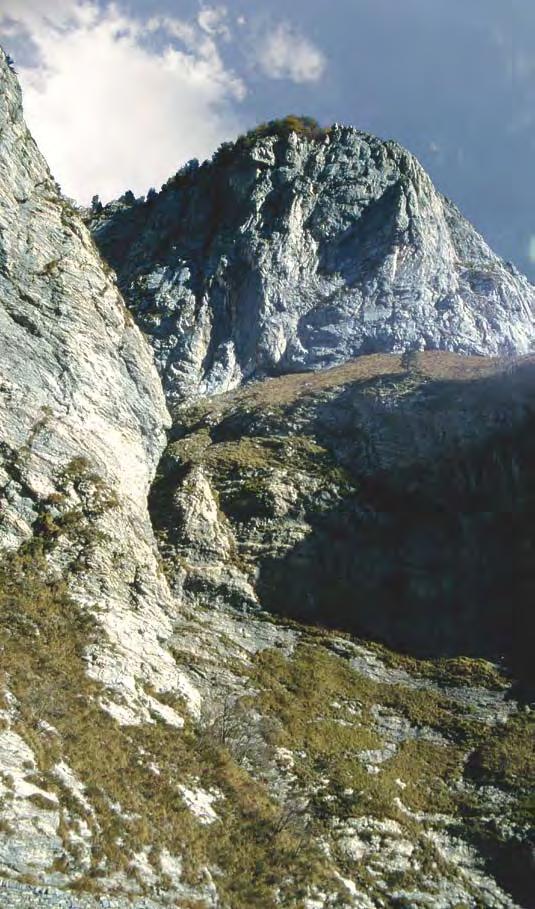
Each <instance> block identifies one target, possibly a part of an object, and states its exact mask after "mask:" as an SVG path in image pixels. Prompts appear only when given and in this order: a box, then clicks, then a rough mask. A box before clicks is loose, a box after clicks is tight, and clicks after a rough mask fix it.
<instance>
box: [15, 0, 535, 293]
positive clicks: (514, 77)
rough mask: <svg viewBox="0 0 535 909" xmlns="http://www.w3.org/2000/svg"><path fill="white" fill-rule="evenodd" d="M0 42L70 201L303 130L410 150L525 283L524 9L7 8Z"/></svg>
mask: <svg viewBox="0 0 535 909" xmlns="http://www.w3.org/2000/svg"><path fill="white" fill-rule="evenodd" d="M0 40H2V43H3V44H4V46H5V47H6V49H7V50H8V51H9V52H10V53H11V54H12V55H13V56H14V57H15V60H16V63H17V67H18V70H19V73H20V76H21V81H22V84H23V89H24V96H25V107H26V115H27V119H28V122H29V124H30V127H31V128H32V130H33V132H34V134H35V136H36V138H37V140H38V141H39V143H40V145H41V148H42V149H43V151H44V152H45V154H46V156H47V158H48V160H49V162H50V164H51V167H52V170H53V172H54V174H55V176H56V177H57V179H58V180H59V182H60V183H61V185H62V186H63V188H64V190H65V192H67V193H68V194H69V195H72V196H74V197H75V198H77V199H78V200H80V201H87V200H88V199H89V198H90V197H91V196H92V195H93V194H94V193H99V194H100V195H101V196H102V197H103V198H104V199H106V198H110V197H113V196H115V195H118V194H120V193H121V192H122V191H124V190H125V189H128V188H131V189H133V190H134V192H136V193H137V194H140V193H143V192H145V191H146V190H147V189H148V188H149V186H153V185H154V186H157V187H158V186H159V185H160V184H161V183H162V182H164V180H165V179H166V178H167V177H168V176H169V175H170V174H171V173H173V172H174V171H175V170H177V169H178V167H179V166H180V165H181V163H183V162H184V161H185V160H187V159H188V158H190V157H193V156H195V157H200V158H204V157H207V156H209V155H210V154H211V152H212V151H213V150H214V149H215V147H216V146H217V145H218V144H219V143H220V142H221V141H223V140H224V139H229V138H232V137H233V136H234V135H235V134H236V133H237V132H239V131H241V130H243V129H246V128H248V127H250V126H252V125H254V124H255V123H256V122H258V121H261V120H265V119H269V118H272V117H276V116H282V115H284V114H286V113H290V112H295V113H305V114H309V115H312V116H315V117H316V118H317V119H318V120H320V121H321V122H322V123H325V124H328V123H331V122H334V121H337V122H346V123H351V124H353V125H355V126H358V127H359V128H361V129H365V130H369V131H370V132H373V133H376V134H378V135H380V136H383V137H385V138H395V139H397V140H398V141H400V142H401V143H402V144H404V145H406V146H407V147H408V148H409V149H411V151H413V152H414V153H415V154H416V155H417V156H418V157H419V158H420V160H421V161H422V163H423V164H424V166H425V167H426V168H427V170H428V171H429V172H430V174H431V176H432V177H433V179H434V180H435V182H436V184H437V185H438V187H439V188H440V189H441V190H442V191H443V192H445V193H446V195H448V196H449V197H450V198H452V199H453V200H454V201H455V202H456V203H457V204H458V205H459V206H460V208H461V209H462V210H463V211H464V213H465V214H466V215H467V216H468V217H469V218H470V220H472V221H473V222H474V223H475V224H476V226H477V227H478V228H479V229H480V230H481V231H482V233H483V234H484V236H485V237H486V238H487V240H488V241H489V243H490V244H491V246H493V247H494V248H495V249H496V251H497V252H499V253H501V254H502V255H503V256H505V258H507V259H510V260H512V261H513V262H515V263H516V264H517V265H519V266H520V267H521V268H522V269H523V270H524V271H526V272H528V273H529V275H530V277H531V278H532V280H535V179H534V176H533V170H532V168H533V161H534V158H535V155H534V153H535V3H534V2H533V0H292V3H289V2H288V0H268V2H266V0H264V2H260V0H227V2H222V3H218V2H217V0H213V2H210V3H203V2H198V0H174V2H172V0H126V2H120V0H118V2H117V3H115V4H110V3H108V2H105V0H100V2H99V3H91V2H84V0H10V2H9V6H8V5H7V4H5V7H4V0H0Z"/></svg>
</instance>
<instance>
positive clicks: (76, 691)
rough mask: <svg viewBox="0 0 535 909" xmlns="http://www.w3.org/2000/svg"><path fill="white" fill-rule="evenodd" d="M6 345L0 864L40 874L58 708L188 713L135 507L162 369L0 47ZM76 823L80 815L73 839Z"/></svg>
mask: <svg viewBox="0 0 535 909" xmlns="http://www.w3.org/2000/svg"><path fill="white" fill-rule="evenodd" d="M0 347H1V350H2V360H1V364H0V427H1V428H0V494H1V503H0V509H1V510H0V544H1V546H2V549H3V556H2V560H1V564H0V613H1V629H2V676H1V678H2V686H1V688H2V699H1V701H0V706H1V707H2V711H1V717H2V718H1V721H0V723H1V725H0V763H1V765H2V772H3V776H1V777H0V780H1V781H0V795H1V798H0V805H1V811H0V815H1V821H0V823H1V825H2V826H1V827H0V830H1V831H2V836H1V844H0V869H1V871H2V872H3V873H5V872H6V871H7V872H8V873H19V874H33V873H35V874H41V873H42V872H43V870H44V869H45V868H47V867H49V866H51V865H52V864H53V863H54V861H55V860H59V858H60V856H61V855H62V853H63V846H62V833H61V830H62V827H63V830H65V824H66V823H67V819H66V818H67V816H66V815H65V814H64V813H63V814H62V805H63V801H62V800H61V799H59V798H58V796H57V795H53V794H51V795H49V796H47V795H46V792H45V791H44V790H43V784H42V780H41V781H40V782H38V783H37V784H36V783H35V782H34V783H33V784H32V785H30V784H29V782H28V781H27V777H28V776H29V775H31V774H34V775H35V774H37V773H38V772H39V770H43V765H44V764H48V765H49V769H51V765H50V761H51V760H52V759H51V757H50V748H52V751H53V752H54V753H55V755H56V760H57V761H58V762H59V763H61V760H63V762H64V763H65V760H67V758H66V753H63V757H61V755H62V746H61V744H58V743H61V742H62V739H63V737H67V731H66V729H65V728H63V730H62V726H61V720H62V718H63V720H64V721H66V718H67V717H69V722H71V723H72V724H73V729H71V734H72V735H73V736H75V733H74V725H75V724H76V723H78V724H81V726H82V727H83V724H84V720H83V714H84V711H86V710H87V709H95V710H96V712H97V715H100V714H102V715H104V713H106V715H109V716H110V721H111V719H112V717H115V718H116V721H119V722H130V723H138V722H140V721H141V720H149V719H150V717H151V715H156V714H158V711H159V713H160V715H161V716H162V717H163V718H164V719H165V721H168V722H170V723H173V722H174V723H176V724H183V719H182V717H181V716H179V715H178V714H177V713H176V712H175V711H173V710H171V708H170V707H166V706H165V705H164V704H160V702H159V701H158V699H157V693H158V692H161V691H162V690H165V691H168V692H169V691H174V692H178V691H179V690H182V687H183V683H182V676H181V674H180V672H179V670H178V668H177V665H176V662H175V661H174V659H173V658H172V656H171V654H170V653H169V651H168V650H167V649H166V648H165V641H166V639H167V638H169V636H170V634H171V631H172V624H171V620H170V614H171V599H170V596H169V592H168V588H167V584H166V582H165V580H164V578H163V577H162V575H161V571H160V570H159V564H158V557H157V551H156V547H155V544H154V538H153V534H152V528H151V525H150V520H149V516H148V512H147V507H146V501H147V493H148V489H149V485H150V483H151V480H152V477H153V475H154V472H155V469H156V465H157V462H158V460H159V457H160V453H161V450H162V447H163V445H164V441H165V430H166V427H167V425H168V423H169V418H168V414H167V410H166V406H165V401H164V397H163V394H162V389H161V383H160V380H159V377H158V374H157V372H156V370H155V368H154V365H153V362H152V355H151V351H150V348H149V346H148V344H147V343H146V341H145V340H144V339H143V337H142V335H141V332H140V331H139V329H138V328H137V327H136V326H135V325H134V323H133V320H132V318H131V316H130V314H129V312H128V310H127V309H126V307H125V305H124V303H123V300H122V298H121V295H120V293H119V291H118V290H117V287H116V286H115V282H114V278H113V276H112V275H111V273H110V271H109V269H107V268H106V267H105V266H104V264H103V263H102V261H101V259H100V257H99V254H98V252H97V250H96V249H95V247H94V244H93V241H92V239H91V237H90V235H89V233H88V231H87V229H86V228H85V227H84V225H83V224H82V222H81V220H80V218H79V216H78V215H77V213H76V212H75V211H74V210H73V208H72V206H71V205H70V204H69V203H68V202H67V201H66V200H65V199H63V197H62V196H61V194H60V192H59V189H58V187H57V185H56V184H55V182H54V180H53V179H52V177H51V175H50V173H49V170H48V168H47V166H46V164H45V162H44V160H43V158H42V156H41V154H40V152H39V151H38V149H37V147H36V145H35V143H34V141H33V139H32V138H31V136H30V134H29V133H28V130H27V128H26V125H25V123H24V120H23V115H22V105H21V94H20V88H19V86H18V83H17V80H16V77H15V75H14V73H13V72H12V71H11V70H10V67H9V65H8V63H7V60H6V57H5V56H4V54H3V53H2V52H0ZM61 679H63V681H61ZM181 686H182V687H181ZM61 691H63V693H64V695H65V698H66V700H65V699H62V697H61V695H60V692H61ZM149 691H150V692H153V694H155V695H156V697H154V696H153V694H150V693H149ZM90 704H92V705H93V707H91V708H89V705H90ZM76 708H78V711H79V712H78V713H77V710H76ZM56 713H57V715H58V719H57V722H56V721H55V720H54V719H53V717H54V716H55V715H56ZM114 722H115V721H114ZM41 724H42V725H41ZM54 742H55V743H56V744H54ZM45 753H46V754H47V755H48V757H47V758H46V759H45V758H44V757H43V755H44V754H45ZM60 757H61V760H60ZM53 763H54V761H52V764H53ZM51 772H52V770H51ZM52 775H53V773H52ZM71 775H73V774H71ZM73 778H74V780H75V782H76V775H75V774H74V775H73ZM58 785H60V787H61V783H58ZM68 788H69V787H68V785H67V784H65V783H64V784H63V792H64V793H65V790H66V789H67V790H68ZM32 798H33V803H32V801H31V799H32ZM29 799H30V801H29ZM39 799H40V800H41V803H40V804H36V802H38V801H39ZM82 801H83V800H82ZM82 807H83V805H82ZM84 810H85V809H84ZM6 831H11V833H12V834H13V835H11V836H7V837H6ZM84 837H85V838H87V837H89V838H90V835H89V828H88V827H87V824H86V826H85V827H84V826H83V825H82V827H81V828H80V832H79V835H78V839H77V842H78V847H79V850H80V855H82V854H84V849H85V845H84ZM74 839H76V836H75V833H73V843H74ZM64 841H65V837H64ZM82 866H83V861H82Z"/></svg>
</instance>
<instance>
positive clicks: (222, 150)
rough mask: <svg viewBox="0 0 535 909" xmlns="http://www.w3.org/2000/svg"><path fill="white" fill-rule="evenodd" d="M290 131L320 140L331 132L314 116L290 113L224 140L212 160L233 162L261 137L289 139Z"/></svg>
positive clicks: (215, 161)
mask: <svg viewBox="0 0 535 909" xmlns="http://www.w3.org/2000/svg"><path fill="white" fill-rule="evenodd" d="M290 133H296V134H297V135H298V136H302V137H304V138H306V139H311V140H313V141H315V142H319V141H321V140H323V139H324V138H325V136H327V135H328V134H329V129H328V128H325V127H321V126H320V125H319V123H318V121H317V120H315V119H314V118H313V117H304V116H297V115H295V114H289V115H288V116H287V117H283V118H281V119H280V120H269V121H268V122H267V123H260V124H259V125H258V126H256V127H254V129H250V130H249V132H247V133H245V134H244V135H242V136H239V137H238V138H237V139H236V141H235V142H223V144H222V145H220V146H219V148H218V150H217V151H216V153H215V155H214V157H213V159H212V160H213V162H214V163H215V164H220V165H221V164H229V163H232V161H234V160H235V159H236V157H237V156H239V154H240V153H241V152H243V151H246V150H247V149H249V148H252V147H253V146H254V145H255V144H256V143H257V142H258V141H259V140H260V139H265V138H266V137H268V136H275V137H277V138H279V139H287V138H288V136H289V135H290Z"/></svg>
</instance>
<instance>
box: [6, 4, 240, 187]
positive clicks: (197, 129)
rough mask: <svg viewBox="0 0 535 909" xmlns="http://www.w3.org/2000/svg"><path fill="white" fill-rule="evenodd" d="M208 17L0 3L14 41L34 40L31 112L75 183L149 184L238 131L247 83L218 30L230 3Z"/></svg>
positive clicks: (28, 75)
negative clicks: (230, 65)
mask: <svg viewBox="0 0 535 909" xmlns="http://www.w3.org/2000/svg"><path fill="white" fill-rule="evenodd" d="M201 17H202V18H201V19H200V20H199V22H195V23H193V24H192V23H188V22H183V21H181V20H178V19H175V18H169V17H167V18H163V17H156V18H152V19H151V20H149V21H145V22H141V21H139V20H137V19H134V18H132V17H131V16H128V15H127V14H125V13H123V12H122V11H121V10H120V8H119V7H118V6H116V5H109V6H107V7H106V8H105V9H101V8H99V7H98V6H97V5H96V4H95V3H92V2H83V0H48V3H47V2H46V0H15V3H14V5H13V6H12V8H11V10H10V13H9V18H8V16H7V15H4V16H2V13H1V12H0V32H1V33H2V34H3V35H4V36H5V37H6V36H7V41H6V44H8V48H7V49H8V50H9V43H8V42H9V38H10V37H13V38H16V37H17V36H18V37H20V36H21V35H24V36H25V37H26V38H30V39H31V41H32V43H33V46H34V47H35V49H36V52H37V60H36V65H35V66H32V67H29V66H21V65H20V64H19V65H18V66H17V68H18V70H19V74H20V79H21V83H22V87H23V94H24V107H25V114H26V120H27V122H28V125H29V127H30V129H31V130H32V133H33V135H34V137H35V139H36V141H37V142H38V144H39V146H40V148H41V150H42V151H43V153H44V154H45V156H46V158H47V160H48V162H49V164H50V167H51V169H52V172H53V173H54V175H55V176H56V178H57V179H58V181H59V183H60V184H61V186H62V188H63V190H64V191H65V193H67V195H71V196H73V197H74V198H76V199H78V200H80V201H82V202H86V201H87V200H88V199H89V198H90V197H91V196H92V195H93V194H94V193H98V194H99V195H100V196H101V198H103V199H105V200H107V199H109V198H112V197H115V196H117V195H119V194H120V193H122V192H123V191H124V190H125V189H132V190H133V191H134V193H136V194H139V193H143V192H145V191H146V190H147V188H148V187H149V186H151V185H156V186H159V184H161V183H162V182H164V181H165V180H166V179H167V178H168V177H169V176H170V175H171V174H172V173H174V172H175V171H176V170H177V169H178V168H179V167H180V165H181V164H183V163H184V161H186V160H187V159H188V158H191V157H199V158H204V157H207V156H208V155H210V154H211V153H212V152H213V150H214V149H215V148H216V147H217V145H218V144H219V143H220V142H221V141H222V140H224V139H228V138H231V137H232V136H233V135H234V134H235V133H236V132H238V131H239V127H240V126H241V124H240V123H239V122H238V115H237V113H236V111H235V108H234V107H233V103H234V102H236V101H238V100H239V99H240V98H242V97H243V95H244V91H245V89H244V86H243V83H242V82H241V80H240V79H239V78H238V77H237V76H236V75H235V74H234V73H232V72H231V71H229V70H228V69H227V68H226V67H225V66H224V64H223V62H222V60H221V57H220V55H219V53H218V48H217V45H216V42H215V37H216V35H217V33H218V32H219V33H220V34H221V29H222V28H223V27H224V22H223V13H222V12H219V13H218V12H217V11H216V10H211V9H210V10H208V9H206V10H203V12H202V13H201Z"/></svg>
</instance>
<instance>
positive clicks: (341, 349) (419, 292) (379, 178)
mask: <svg viewBox="0 0 535 909" xmlns="http://www.w3.org/2000/svg"><path fill="white" fill-rule="evenodd" d="M89 220H90V224H91V228H92V231H93V236H94V237H95V241H96V243H97V245H98V246H99V249H100V250H101V252H102V253H103V255H104V257H105V258H106V259H107V261H108V262H109V263H110V264H111V265H112V267H113V268H114V269H116V271H117V274H118V277H119V283H120V286H121V289H122V290H123V292H124V294H125V297H126V299H127V301H128V305H129V307H130V309H131V311H132V312H133V313H134V315H135V318H136V320H137V321H138V323H139V324H140V325H141V327H142V328H143V331H144V332H145V333H146V334H147V335H148V337H149V339H150V341H151V343H152V345H153V348H154V352H155V358H156V364H157V366H158V369H159V371H160V374H161V376H162V379H163V383H164V387H165V391H166V394H167V397H168V400H170V401H172V402H176V401H177V400H180V399H181V397H182V396H183V395H190V394H204V393H214V392H222V391H225V390H228V389H231V388H234V387H236V386H237V385H239V384H240V382H241V381H242V380H243V379H245V378H250V377H251V376H257V377H258V376H262V375H272V374H280V373H287V372H295V371H300V370H304V369H319V368H322V367H325V366H333V365H335V364H339V363H342V362H345V361H346V360H348V359H350V358H352V357H355V356H356V355H357V354H362V353H374V352H387V351H404V350H428V349H438V350H448V351H458V352H461V353H465V354H484V355H507V356H508V355H511V354H523V353H527V352H529V351H530V350H532V348H533V344H534V340H535V322H534V303H535V291H534V289H533V287H532V286H531V285H530V284H529V282H528V281H527V280H526V279H525V278H524V277H522V276H521V275H520V274H519V272H518V271H517V270H516V269H515V268H514V267H513V266H511V265H510V264H507V263H505V262H503V261H502V260H500V259H499V258H498V257H497V256H495V255H494V254H493V252H492V251H491V250H490V249H489V247H488V246H487V244H486V243H485V242H484V241H483V240H482V238H481V237H480V236H479V235H478V234H477V232H476V231H475V230H474V228H473V227H472V226H471V225H470V224H469V223H468V222H467V221H466V220H465V219H464V218H463V217H462V215H461V213H460V212H459V211H458V210H457V209H456V207H455V206H454V205H453V204H452V203H451V202H450V201H449V200H447V199H445V198H444V197H443V196H442V195H440V193H438V192H437V190H436V189H435V188H434V186H433V184H432V183H431V180H430V179H429V177H428V176H427V174H426V173H425V172H424V171H423V169H422V168H421V166H420V165H419V163H418V162H417V160H416V159H415V158H414V157H413V156H412V155H411V154H409V153H408V152H407V151H405V150H404V149H403V148H401V147H400V146H399V145H397V144H396V143H395V142H383V141H381V140H379V139H376V138H374V137H372V136H369V135H366V134H364V133H362V132H359V131H358V130H356V129H352V128H347V127H341V126H334V127H332V128H331V129H329V130H325V131H323V132H320V133H317V132H314V131H313V132H312V133H311V134H307V132H306V130H305V131H304V132H303V133H300V134H298V133H296V132H289V133H288V132H287V131H285V132H283V133H282V134H281V133H279V132H278V131H277V128H276V127H274V128H273V130H272V131H271V132H269V131H268V134H266V133H265V131H263V132H262V131H260V132H259V133H258V134H254V133H253V134H249V136H248V137H246V138H245V139H242V140H239V141H238V142H237V143H236V144H235V145H234V146H233V147H230V148H224V149H222V150H221V151H220V152H219V153H218V154H216V155H215V156H214V159H213V160H212V161H211V162H205V163H204V164H203V165H202V166H200V167H195V166H191V165H190V166H189V167H188V168H185V169H184V170H183V171H181V172H179V173H178V174H177V175H176V177H175V178H173V179H171V180H170V181H169V182H168V184H166V186H164V187H163V189H162V191H161V193H159V194H158V195H156V194H155V193H152V194H150V196H149V197H148V198H147V201H143V200H138V201H135V200H134V198H133V196H132V194H130V195H128V194H127V195H126V196H125V197H123V199H122V200H120V201H119V202H115V203H112V204H111V205H108V206H107V207H106V208H104V210H103V211H101V212H94V213H93V215H92V216H91V217H90V219H89Z"/></svg>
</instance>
